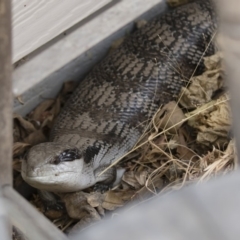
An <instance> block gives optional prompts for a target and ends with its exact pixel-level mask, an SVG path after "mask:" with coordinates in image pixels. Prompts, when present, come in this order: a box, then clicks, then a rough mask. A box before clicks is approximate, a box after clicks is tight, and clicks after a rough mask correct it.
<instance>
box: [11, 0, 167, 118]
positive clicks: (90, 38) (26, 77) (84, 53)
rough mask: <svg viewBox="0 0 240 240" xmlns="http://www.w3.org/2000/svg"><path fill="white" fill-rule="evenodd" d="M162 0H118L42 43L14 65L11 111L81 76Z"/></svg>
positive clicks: (162, 3) (48, 95)
mask: <svg viewBox="0 0 240 240" xmlns="http://www.w3.org/2000/svg"><path fill="white" fill-rule="evenodd" d="M165 7H166V4H165V0H148V1H146V0H131V1H129V0H121V1H120V2H119V3H117V4H115V5H113V6H112V7H110V8H108V9H107V10H105V11H103V12H102V13H101V14H99V15H97V16H96V17H95V18H92V19H91V20H89V21H87V22H86V23H85V24H83V25H81V24H80V26H78V25H77V26H76V28H75V29H74V31H70V32H68V31H67V32H66V33H67V34H66V36H63V37H62V38H58V41H56V42H55V43H54V44H45V46H44V47H43V48H41V49H40V51H39V50H38V51H37V53H35V54H34V55H33V56H31V55H29V56H28V58H27V60H26V61H25V62H24V63H23V64H20V65H19V66H18V67H17V68H15V70H14V72H13V93H14V95H15V96H19V95H21V101H22V102H24V104H21V102H19V101H18V100H17V99H15V102H14V112H17V113H19V114H21V115H25V114H27V113H29V112H30V111H31V110H32V109H33V108H34V107H35V106H36V105H37V104H39V103H40V102H41V101H43V99H46V98H51V97H54V96H55V95H56V94H57V92H58V91H59V89H60V88H61V86H62V83H63V82H65V81H68V80H75V81H79V80H81V79H82V78H83V77H84V76H85V75H86V73H87V72H88V71H89V70H90V69H91V68H92V67H93V66H94V65H95V64H96V63H97V62H98V61H99V60H100V59H102V58H103V56H104V55H105V54H106V52H107V51H108V49H109V47H110V45H111V44H112V42H113V41H114V40H116V39H119V38H120V37H122V36H124V35H126V34H127V33H128V32H130V31H131V30H132V29H133V26H134V21H135V20H137V19H146V20H147V19H149V18H152V17H153V16H155V15H156V14H159V13H161V12H163V11H164V9H165Z"/></svg>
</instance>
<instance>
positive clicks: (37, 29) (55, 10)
mask: <svg viewBox="0 0 240 240" xmlns="http://www.w3.org/2000/svg"><path fill="white" fill-rule="evenodd" d="M12 2H13V9H12V12H13V18H12V24H13V62H16V61H18V60H19V59H21V58H22V57H24V56H26V55H27V54H29V53H30V52H32V51H34V50H35V49H37V48H38V47H40V46H42V45H43V44H44V43H46V42H48V41H49V40H51V39H53V38H54V37H56V36H57V35H59V34H60V33H62V32H64V31H65V30H66V29H68V28H70V27H72V26H73V25H74V24H76V23H77V22H79V21H80V20H82V19H84V18H86V17H87V16H89V15H90V14H91V13H93V12H95V11H96V10H98V9H100V8H101V7H103V6H104V5H106V4H107V3H109V2H111V0H82V1H79V0H68V1H59V0H41V1H39V0H21V1H19V0H12Z"/></svg>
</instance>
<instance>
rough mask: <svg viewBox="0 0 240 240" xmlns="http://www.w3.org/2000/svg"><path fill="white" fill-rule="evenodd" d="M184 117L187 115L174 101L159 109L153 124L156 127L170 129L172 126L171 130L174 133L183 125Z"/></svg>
mask: <svg viewBox="0 0 240 240" xmlns="http://www.w3.org/2000/svg"><path fill="white" fill-rule="evenodd" d="M184 118H185V115H184V113H183V112H182V110H181V109H180V108H179V107H178V106H177V103H176V102H174V101H172V102H169V103H168V104H166V105H164V106H163V108H162V109H161V110H160V111H158V113H157V114H156V116H155V117H154V121H153V124H154V126H155V129H159V128H160V129H168V128H170V127H171V129H170V130H169V132H170V133H173V134H174V133H176V132H177V130H178V129H179V127H181V125H182V123H183V121H182V120H183V119H184Z"/></svg>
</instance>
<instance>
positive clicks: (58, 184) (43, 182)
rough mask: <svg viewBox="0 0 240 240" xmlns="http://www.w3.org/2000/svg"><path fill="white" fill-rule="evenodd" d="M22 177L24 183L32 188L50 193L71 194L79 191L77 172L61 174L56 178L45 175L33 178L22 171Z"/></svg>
mask: <svg viewBox="0 0 240 240" xmlns="http://www.w3.org/2000/svg"><path fill="white" fill-rule="evenodd" d="M22 177H23V179H24V181H25V182H27V183H28V184H29V185H31V186H32V187H34V188H37V189H41V190H46V191H51V192H71V191H77V190H79V186H78V184H77V182H78V173H77V172H73V171H72V172H62V173H59V174H58V175H57V176H56V174H55V175H54V174H53V175H45V176H36V175H35V176H34V175H32V174H30V175H29V174H26V172H23V171H22Z"/></svg>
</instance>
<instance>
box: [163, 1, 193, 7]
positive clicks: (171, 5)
mask: <svg viewBox="0 0 240 240" xmlns="http://www.w3.org/2000/svg"><path fill="white" fill-rule="evenodd" d="M190 1H191V0H167V4H168V5H169V6H170V7H177V6H180V5H183V4H186V3H189V2H190Z"/></svg>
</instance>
